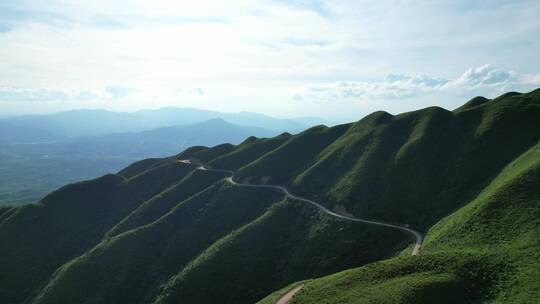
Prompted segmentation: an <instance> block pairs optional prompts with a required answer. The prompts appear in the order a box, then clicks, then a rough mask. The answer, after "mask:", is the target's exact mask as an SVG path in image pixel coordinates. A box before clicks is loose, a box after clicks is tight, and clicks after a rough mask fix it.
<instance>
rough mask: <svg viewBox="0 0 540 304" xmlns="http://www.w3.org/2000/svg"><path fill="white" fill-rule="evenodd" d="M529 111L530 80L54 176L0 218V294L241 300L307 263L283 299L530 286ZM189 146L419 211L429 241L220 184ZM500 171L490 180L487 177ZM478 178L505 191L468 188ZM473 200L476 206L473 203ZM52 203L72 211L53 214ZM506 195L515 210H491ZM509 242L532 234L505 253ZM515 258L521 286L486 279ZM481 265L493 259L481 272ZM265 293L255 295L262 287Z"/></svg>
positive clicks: (307, 184) (398, 211) (263, 171)
mask: <svg viewBox="0 0 540 304" xmlns="http://www.w3.org/2000/svg"><path fill="white" fill-rule="evenodd" d="M538 118H540V90H535V91H532V92H529V93H525V94H509V95H508V94H507V95H503V96H501V97H499V98H495V99H493V100H490V101H488V102H482V103H481V104H477V105H475V106H472V107H471V106H469V107H465V108H461V109H460V108H458V109H456V110H454V111H452V112H449V111H446V110H441V109H438V108H428V109H424V110H419V111H414V112H409V113H405V114H401V115H396V116H392V115H390V114H388V113H383V112H377V113H374V114H371V115H369V116H367V117H365V118H363V119H362V120H360V121H358V122H356V123H351V124H345V125H339V126H335V127H331V128H327V127H314V128H311V129H308V130H306V131H304V132H302V133H299V134H296V135H290V134H282V135H281V136H278V137H274V138H268V139H258V138H253V137H250V138H248V139H246V140H245V141H244V142H242V143H240V144H239V145H226V144H223V145H218V146H215V147H212V148H208V147H192V148H189V149H186V150H185V151H183V152H181V153H180V154H177V155H175V156H172V157H168V158H164V159H154V160H144V161H141V162H137V163H134V164H132V165H130V166H129V167H127V168H125V169H124V170H122V171H120V172H119V173H118V174H116V175H110V176H108V177H105V178H104V179H102V180H100V179H98V180H95V181H88V182H85V183H82V184H77V185H75V186H73V185H72V186H67V187H66V188H62V189H60V190H58V191H56V192H55V193H53V194H51V195H50V196H48V197H47V198H46V199H45V200H44V201H42V203H40V204H38V205H31V206H27V207H23V208H19V209H17V210H16V211H15V212H14V213H13V214H12V215H10V216H9V217H8V219H4V220H2V221H0V244H2V245H3V247H5V248H6V250H5V253H4V256H3V257H2V258H0V267H1V269H6V273H7V274H8V275H7V276H6V277H3V278H0V299H1V300H2V301H5V302H8V303H10V302H12V303H36V304H37V303H72V302H80V303H85V302H87V303H90V302H92V303H112V302H115V303H176V302H179V301H181V302H183V303H215V302H217V301H219V302H220V303H253V302H256V301H258V300H260V299H263V298H265V296H267V295H269V294H271V293H272V292H273V291H275V290H281V289H282V288H286V289H290V288H289V287H287V286H291V284H293V285H295V284H298V283H295V282H301V281H305V280H309V279H312V278H318V277H319V278H320V279H313V280H310V281H307V283H306V285H305V287H304V288H303V289H302V290H300V291H299V293H298V294H297V296H296V297H295V299H294V301H296V302H297V303H312V302H313V301H314V299H322V300H325V301H327V302H329V303H332V301H334V302H339V301H342V302H343V301H345V302H348V303H362V301H371V302H372V303H384V302H388V301H393V302H398V303H399V302H401V303H411V302H413V299H417V300H418V301H419V302H420V303H422V302H424V303H429V302H433V301H434V299H437V298H434V297H436V296H437V295H438V294H441V295H448V296H450V295H455V301H458V302H461V303H462V302H488V301H490V300H491V299H499V300H500V299H504V300H507V299H512V297H509V296H510V295H512V296H513V297H514V298H516V299H521V300H527V299H533V298H531V297H529V296H528V295H527V294H528V293H529V292H531V291H532V290H533V289H534V288H535V286H537V285H535V284H534V278H535V277H534V269H537V268H535V267H538V263H537V262H535V254H534V250H535V249H537V248H539V247H538V244H537V242H535V241H534V238H532V237H531V236H532V235H534V231H535V230H534V229H536V228H535V227H537V226H536V221H535V220H534V216H535V214H538V209H539V208H538V207H539V205H538V203H537V201H536V197H537V196H538V190H537V189H536V188H535V187H534V185H535V184H536V182H537V181H538V178H537V177H538V172H539V171H538V170H537V168H538V166H537V164H538V163H540V155H539V154H538V153H537V151H538V148H537V145H538V142H539V141H540V119H538ZM515 134H519V137H518V136H513V135H515ZM531 151H532V152H531ZM190 158H192V159H200V160H201V161H203V162H205V163H208V165H209V166H212V167H215V168H218V169H228V170H234V171H236V172H237V174H238V176H239V177H240V178H241V180H242V182H256V183H262V184H265V183H267V184H275V183H277V184H283V185H286V186H287V187H288V188H291V190H292V191H294V193H298V195H301V196H303V197H307V198H309V199H313V200H315V201H318V202H321V203H323V204H324V206H325V207H326V208H328V209H333V208H334V207H336V206H344V207H345V208H346V209H347V210H348V211H349V212H351V213H353V214H354V215H355V216H358V217H362V218H368V219H369V218H376V219H378V220H384V221H387V222H397V223H404V224H410V225H411V226H412V227H420V230H421V231H422V232H425V231H430V232H429V233H428V238H426V242H427V244H428V246H427V250H425V248H424V249H423V251H422V254H421V255H420V256H418V257H410V256H405V255H406V254H405V252H407V253H410V251H409V250H410V249H411V247H410V245H409V238H408V236H407V235H405V234H403V235H402V234H401V233H395V232H394V231H392V230H390V229H387V228H384V227H369V226H366V225H360V224H354V223H347V222H344V221H339V220H337V219H333V218H330V217H328V216H326V215H325V214H324V213H321V212H320V211H317V210H316V209H314V208H312V207H310V206H306V205H305V204H301V203H299V202H295V201H293V200H290V199H283V198H282V197H281V195H279V194H278V193H276V192H273V191H272V190H270V189H269V190H268V191H264V192H262V190H260V189H247V188H246V189H244V188H241V187H234V186H233V185H228V184H227V183H225V182H224V181H222V178H223V177H225V176H226V174H221V175H220V174H219V172H206V171H200V170H196V171H194V168H193V167H192V166H188V165H186V164H183V163H180V162H178V160H182V159H190ZM509 170H510V171H509ZM512 170H515V171H512ZM509 172H510V173H511V174H509ZM512 172H516V174H514V173H512ZM520 172H521V173H520ZM115 176H116V177H115ZM498 176H503V177H504V178H503V179H497V177H498ZM498 180H502V181H503V182H501V183H499V182H495V184H494V185H495V186H490V184H492V183H493V182H494V181H498ZM500 185H502V186H503V187H502V188H501V186H500ZM80 187H82V188H80ZM87 187H89V188H87ZM490 187H492V188H490ZM493 187H494V188H493ZM85 189H86V190H85ZM88 189H90V190H88ZM489 189H495V190H493V191H495V192H490V191H491V190H489ZM83 190H84V191H87V192H96V194H99V193H102V194H104V195H107V197H106V201H109V202H108V203H100V204H97V202H98V201H99V199H98V200H95V199H93V198H92V197H91V196H87V195H85V194H84V193H87V192H80V191H83ZM501 191H502V192H501ZM482 193H495V194H497V195H500V194H504V195H503V196H495V197H500V198H501V199H497V200H493V199H492V197H493V196H492V195H488V196H487V199H481V200H477V198H478V197H481V195H482ZM519 193H522V195H518V194H519ZM80 198H86V199H87V200H86V201H84V200H81V199H80ZM123 202H124V203H123ZM126 202H127V203H126ZM497 202H504V203H497ZM514 205H515V206H516V208H513V207H512V206H514ZM89 206H90V207H93V208H90V207H89ZM98 206H99V210H98V209H96V208H97V207H98ZM467 206H471V207H467ZM475 206H478V207H475ZM497 206H498V207H497ZM501 206H502V207H501ZM506 206H508V208H511V209H505V208H506ZM520 207H526V208H520ZM88 208H90V209H88ZM471 208H472V210H481V211H482V212H479V213H471V211H470V210H471ZM478 208H479V209H478ZM501 208H502V209H501ZM53 209H54V210H58V211H62V214H63V215H64V216H69V218H72V219H71V220H70V222H69V223H62V222H61V221H59V222H56V221H55V220H54V216H53V215H54V214H55V213H54V212H52V210H53ZM87 210H91V211H92V210H93V211H92V213H89V214H87V213H88V212H89V211H87ZM505 210H512V212H510V213H508V214H507V215H506V216H504V215H505V214H506V213H505V212H504V211H505ZM520 210H521V211H520ZM523 210H526V211H525V212H526V213H523ZM6 212H11V211H10V210H7V211H4V212H3V213H2V214H5V213H6ZM460 212H461V213H464V214H465V215H466V216H462V215H461V213H460ZM92 214H96V215H99V217H97V218H99V219H100V221H101V223H102V224H100V226H99V227H100V229H99V231H97V230H95V229H92V227H94V224H93V222H92V217H93V215H92ZM455 214H458V216H457V217H456V216H455ZM113 215H114V216H113ZM523 215H527V216H525V217H524V219H527V221H528V222H530V223H529V224H528V225H527V226H525V227H519V229H517V228H514V229H510V230H508V231H507V233H506V236H507V241H506V245H505V246H506V247H505V248H510V249H511V250H508V252H507V254H506V253H505V254H501V255H499V256H498V255H497V253H498V252H497V251H493V250H490V249H489V248H490V243H489V242H490V241H492V240H494V238H495V237H496V236H498V235H500V236H503V235H502V234H501V233H497V231H499V230H500V229H501V227H499V226H493V225H491V224H490V223H499V222H500V223H509V222H511V221H512V219H514V218H517V217H518V216H523ZM1 216H2V215H0V217H1ZM471 216H472V217H471ZM35 218H37V219H39V222H35V221H32V220H31V219H35ZM75 218H77V219H78V220H75ZM445 218H454V220H450V221H449V220H443V219H445ZM471 218H472V220H471ZM441 220H442V221H441ZM78 221H79V222H78ZM445 222H446V223H448V222H450V223H451V222H456V223H467V227H474V229H472V230H470V231H466V230H461V232H460V233H461V235H458V236H459V237H458V236H456V235H455V233H456V230H455V229H456V228H455V227H459V225H457V226H456V225H450V226H444V225H445V224H444V223H445ZM43 223H51V225H52V223H54V225H53V227H54V226H56V229H58V231H62V230H65V229H69V230H70V231H73V233H74V235H75V236H76V235H77V233H76V231H91V232H92V237H82V238H74V237H73V235H72V236H71V237H70V236H69V235H67V234H62V233H58V234H49V233H47V232H46V231H42V227H43ZM72 226H74V227H72ZM441 227H442V228H441ZM445 227H446V228H445ZM51 228H52V227H51ZM75 228H76V229H75ZM443 228H444V229H443ZM484 230H486V231H490V233H484V232H483V231H484ZM492 232H494V233H492ZM522 232H523V233H522ZM430 233H431V234H430ZM432 235H438V238H431V236H432ZM516 235H518V236H519V237H516ZM477 236H479V237H480V238H477ZM448 238H451V239H450V240H452V239H455V242H454V243H449V242H448ZM34 239H37V240H40V244H47V243H48V242H50V243H51V244H63V246H66V248H70V251H69V252H67V251H66V252H64V253H63V254H62V255H61V256H58V255H56V256H55V258H54V259H52V258H51V256H53V252H54V250H55V249H54V247H51V246H45V245H42V246H36V247H39V248H33V247H32V246H30V247H28V246H26V247H24V246H23V245H22V244H24V243H25V242H26V243H27V242H28V240H34ZM475 239H477V245H478V246H477V245H475V246H476V247H475V246H473V245H474V244H472V243H471V240H475ZM464 240H465V241H466V242H465V241H464ZM447 243H448V245H445V244H447ZM7 244H10V245H12V246H7ZM429 246H431V247H429ZM478 248H480V249H478ZM493 248H502V247H493ZM512 248H518V249H520V250H523V248H530V250H527V251H523V253H518V254H516V252H519V251H517V250H515V249H512ZM23 249H24V250H23ZM404 250H406V251H404ZM424 250H425V251H424ZM531 250H532V251H531ZM21 253H24V255H22V256H21ZM407 255H408V254H407ZM520 259H521V260H522V261H521V262H519V263H518V262H517V261H520ZM516 263H517V264H516ZM44 265H47V267H43V266H44ZM364 265H365V266H364ZM513 265H516V267H517V268H515V269H518V270H519V269H521V268H523V267H528V269H530V270H525V271H523V270H519V271H518V272H516V273H517V274H518V275H516V276H514V277H510V278H511V280H513V281H512V282H516V284H519V286H522V287H523V290H522V291H520V289H516V288H514V289H512V290H511V292H510V291H509V293H508V294H507V295H505V294H504V293H503V292H502V291H500V290H499V289H498V288H499V287H498V286H510V285H507V283H505V281H504V280H502V279H501V278H503V277H506V276H508V275H510V274H511V273H512V272H511V271H510V272H509V271H507V270H506V269H510V270H511V269H514V268H512V267H514V266H513ZM527 265H528V266H527ZM520 267H521V268H520ZM489 269H497V270H498V271H497V272H496V273H494V274H493V275H488V272H487V271H488V270H489ZM28 278H32V280H29V279H28ZM471 284H474V285H471ZM505 284H506V285H505ZM348 286H350V287H351V288H348ZM470 286H478V287H477V288H471V287H470ZM344 287H346V288H345V289H350V290H349V291H346V290H344ZM362 290H367V291H368V293H367V294H366V297H365V299H363V298H362V297H358V294H359V293H360V292H361V291H362ZM337 292H339V294H337ZM277 293H279V291H278V292H277ZM275 296H276V294H272V295H271V296H270V297H269V298H266V299H264V300H262V303H272V299H275ZM452 299H453V298H451V297H450V298H448V300H447V303H452V301H453V300H452ZM514 302H516V303H519V301H518V300H516V301H514Z"/></svg>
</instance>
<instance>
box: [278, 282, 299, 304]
mask: <svg viewBox="0 0 540 304" xmlns="http://www.w3.org/2000/svg"><path fill="white" fill-rule="evenodd" d="M303 287H304V284H300V285H298V286H296V287H295V288H293V289H291V290H289V291H288V292H287V293H286V294H284V295H283V296H282V297H281V298H279V300H278V301H277V302H276V304H288V303H289V302H290V301H291V300H292V298H293V297H294V295H295V294H296V293H297V292H299V291H300V289H302V288H303Z"/></svg>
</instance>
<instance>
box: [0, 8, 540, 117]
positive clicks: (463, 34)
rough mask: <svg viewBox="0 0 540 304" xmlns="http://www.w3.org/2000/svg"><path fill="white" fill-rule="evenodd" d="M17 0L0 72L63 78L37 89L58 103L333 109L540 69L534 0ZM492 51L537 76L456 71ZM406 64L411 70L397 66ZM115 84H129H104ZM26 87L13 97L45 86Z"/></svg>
mask: <svg viewBox="0 0 540 304" xmlns="http://www.w3.org/2000/svg"><path fill="white" fill-rule="evenodd" d="M4 2H5V3H1V4H0V58H2V60H0V85H5V86H9V87H11V88H55V89H51V90H53V91H54V90H57V91H59V92H56V94H53V92H50V93H47V94H48V95H49V97H46V96H47V94H45V93H37V92H34V93H32V94H34V95H33V96H35V97H33V100H36V102H37V100H40V99H41V100H43V99H53V97H54V98H57V100H63V103H61V107H60V108H59V107H58V105H59V104H60V103H55V104H52V103H51V105H50V107H49V110H48V111H56V110H59V109H67V108H78V107H83V106H84V107H92V106H94V107H98V106H99V107H107V108H113V107H115V108H114V109H115V110H128V111H129V110H134V109H136V108H137V109H140V108H156V107H162V106H197V107H205V108H209V109H216V110H229V111H241V110H248V111H261V112H267V113H268V114H274V115H305V114H309V115H325V114H326V113H327V112H328V111H331V110H332V109H330V106H328V107H325V106H323V105H321V104H317V105H316V106H314V107H311V106H310V105H309V104H308V103H309V102H312V101H320V100H325V101H326V100H331V101H335V100H349V101H358V100H367V99H373V100H383V99H388V100H392V99H404V98H410V97H415V98H416V97H419V96H432V95H431V94H437V93H441V94H446V95H445V96H457V95H459V94H460V92H462V93H463V94H464V95H467V94H474V93H476V92H477V91H479V92H480V93H482V94H484V93H485V94H487V95H492V94H495V93H497V92H499V90H501V89H506V88H509V89H511V88H513V87H518V88H519V87H520V86H519V85H517V84H519V83H523V84H524V85H523V87H524V88H528V84H530V83H538V81H537V77H538V76H535V74H534V73H538V72H540V61H538V60H537V59H538V58H537V57H538V55H537V54H538V53H540V40H538V39H534V37H537V36H538V33H540V18H538V14H537V12H538V10H539V9H540V2H538V1H534V0H517V1H498V2H497V5H494V4H484V3H483V2H482V3H474V4H471V2H470V1H467V0H458V1H446V0H445V1H432V2H429V1H421V2H419V3H415V4H414V5H411V3H408V2H406V1H405V2H403V1H377V2H373V1H371V2H367V1H361V0H359V1H318V0H317V1H303V0H299V1H283V0H253V1H244V0H230V1H215V0H201V1H188V0H177V1H173V0H126V1H105V0H92V1H85V0H81V1H67V0H51V1H47V2H39V1H32V0H20V1H11V2H10V1H4ZM500 20H505V22H504V23H501V22H500ZM483 62H492V63H494V64H495V65H497V66H504V67H508V69H512V70H515V71H520V73H529V74H530V75H529V74H527V75H525V74H520V73H516V74H515V75H514V74H505V73H510V72H500V71H499V72H497V71H494V70H493V69H492V68H491V67H479V68H476V69H475V70H471V71H470V72H469V73H468V74H466V73H465V74H463V75H461V76H456V75H458V74H460V73H461V72H462V71H464V70H466V69H467V68H469V67H471V66H478V65H480V64H482V63H483ZM396 71H397V72H401V73H403V74H388V73H390V72H396ZM420 72H422V73H426V74H420ZM385 75H387V76H386V78H385V79H384V77H385ZM408 75H416V76H408ZM429 75H439V76H440V77H432V76H429ZM383 79H384V80H383ZM504 81H506V82H504ZM110 84H120V85H121V86H122V87H124V88H126V89H128V90H123V89H121V88H118V87H117V88H114V87H110V88H109V89H108V90H107V89H104V88H106V87H107V86H109V85H110ZM179 86H181V87H182V90H180V91H178V92H175V93H172V92H173V91H175V90H176V89H177V88H178V87H179ZM72 88H84V90H87V91H90V92H93V93H94V95H96V96H97V97H96V102H95V103H94V104H92V103H90V102H88V101H89V100H83V101H84V102H82V101H81V100H82V99H81V98H80V97H77V93H73V92H71V91H72ZM195 88H200V89H199V90H196V89H195ZM297 88H300V89H297ZM130 89H133V91H130ZM25 90H26V89H25ZM29 90H34V89H29ZM37 90H39V89H37ZM46 90H47V89H46ZM135 90H136V91H135ZM11 94H14V93H11ZM17 94H18V95H16V96H18V97H15V95H9V94H7V93H4V100H8V99H10V100H20V99H21V98H28V97H24V96H25V95H26V96H29V95H32V94H30V93H29V92H26V93H21V92H19V93H17ZM40 94H41V95H40ZM37 96H41V97H37ZM291 96H295V97H296V100H300V99H301V100H303V102H298V101H296V102H294V101H293V98H291ZM114 97H116V98H114ZM0 100H1V99H0ZM111 100H114V101H115V102H114V103H112V102H110V101H111ZM412 100H413V99H412V98H410V102H411V104H413V101H412ZM460 100H461V97H460ZM79 101H80V102H79ZM437 102H439V103H440V105H441V106H445V105H448V104H449V98H438V99H437ZM393 104H395V103H393ZM416 105H417V106H420V103H417V104H416ZM378 106H379V105H373V109H377V107H378ZM380 106H381V107H382V106H383V104H380ZM411 107H412V106H411ZM308 108H309V109H310V110H309V111H310V112H309V113H306V111H307V109H308ZM11 109H12V110H10V111H12V113H13V114H15V113H18V111H19V108H16V107H14V106H12V108H11ZM42 109H43V111H45V106H43V108H42ZM370 109H371V108H370ZM395 109H396V110H397V109H398V108H397V107H396V108H395ZM33 110H34V108H33V105H32V107H31V106H30V105H28V108H27V109H26V111H28V112H30V111H33ZM399 110H401V108H399ZM0 111H3V112H6V111H7V108H6V107H5V106H4V105H2V104H0ZM339 111H341V114H340V113H335V115H336V116H338V115H344V116H346V115H349V112H351V110H350V109H349V108H341V109H340V110H339Z"/></svg>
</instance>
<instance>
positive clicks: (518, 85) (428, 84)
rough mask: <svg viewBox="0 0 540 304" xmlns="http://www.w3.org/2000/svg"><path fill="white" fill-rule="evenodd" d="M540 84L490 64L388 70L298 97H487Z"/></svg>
mask: <svg viewBox="0 0 540 304" xmlns="http://www.w3.org/2000/svg"><path fill="white" fill-rule="evenodd" d="M538 86H540V74H536V75H519V74H517V73H516V72H513V71H504V70H500V69H497V68H495V67H493V66H491V65H489V64H486V65H482V66H479V67H475V68H470V69H468V70H466V71H465V72H464V73H463V74H461V75H460V76H459V77H457V78H456V79H454V80H448V79H444V78H438V77H431V76H428V75H425V74H421V75H417V76H408V75H404V74H388V75H387V76H386V77H385V79H384V80H383V81H378V82H373V81H372V82H367V81H360V82H355V81H346V82H336V83H329V84H324V85H312V86H305V87H302V88H300V89H299V90H298V91H297V92H295V93H294V95H293V96H294V99H296V100H303V101H307V100H312V101H319V102H320V101H336V102H338V101H340V100H344V99H346V100H355V99H356V100H361V99H405V98H411V97H416V96H419V95H427V94H449V95H455V96H463V95H471V94H484V95H487V96H488V97H492V96H494V95H497V94H500V93H502V92H505V91H510V90H530V89H533V88H535V87H538Z"/></svg>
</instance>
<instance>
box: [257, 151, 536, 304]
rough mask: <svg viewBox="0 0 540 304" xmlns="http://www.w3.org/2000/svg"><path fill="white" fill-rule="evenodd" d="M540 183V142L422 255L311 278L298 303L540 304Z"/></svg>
mask: <svg viewBox="0 0 540 304" xmlns="http://www.w3.org/2000/svg"><path fill="white" fill-rule="evenodd" d="M539 184H540V143H539V144H537V145H535V146H534V147H532V148H531V149H530V150H528V151H527V152H526V153H524V154H523V155H521V156H520V157H519V158H518V159H516V160H515V161H514V162H512V163H510V164H509V165H507V166H506V167H505V168H504V169H503V170H502V171H501V173H500V174H499V175H498V176H497V177H496V178H495V179H494V180H492V181H491V182H490V184H489V185H488V186H487V187H486V188H485V189H484V191H482V192H481V193H480V194H479V195H478V197H476V198H475V199H474V200H472V201H471V202H470V203H469V204H467V206H465V207H464V208H461V209H459V210H458V211H456V212H455V213H453V214H452V215H450V216H448V217H446V218H445V219H443V220H441V221H440V222H439V223H437V225H435V226H434V227H432V228H431V229H430V231H429V233H428V234H427V236H426V239H425V242H424V246H423V248H422V251H421V255H420V256H418V257H409V256H407V253H405V252H404V253H403V254H402V255H400V256H399V257H397V258H394V259H390V260H387V261H382V262H377V263H373V264H370V265H367V266H364V267H360V268H356V269H351V270H347V271H344V272H340V273H336V274H334V275H331V276H327V277H323V278H320V279H315V280H311V281H309V282H307V283H306V286H305V287H304V289H302V290H301V291H300V292H299V293H298V294H297V296H296V297H295V299H294V301H293V302H292V303H314V302H324V303H388V302H392V303H411V302H414V303H435V302H436V303H480V302H482V303H484V302H489V303H534V302H535V301H536V300H537V299H538V298H539V297H540V283H539V282H540V239H539V238H538V235H539V233H540V193H539V192H538V189H537V186H538V185H539ZM274 298H275V296H274ZM272 299H273V298H272ZM269 301H270V300H269V299H264V300H262V301H260V303H271V302H269Z"/></svg>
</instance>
